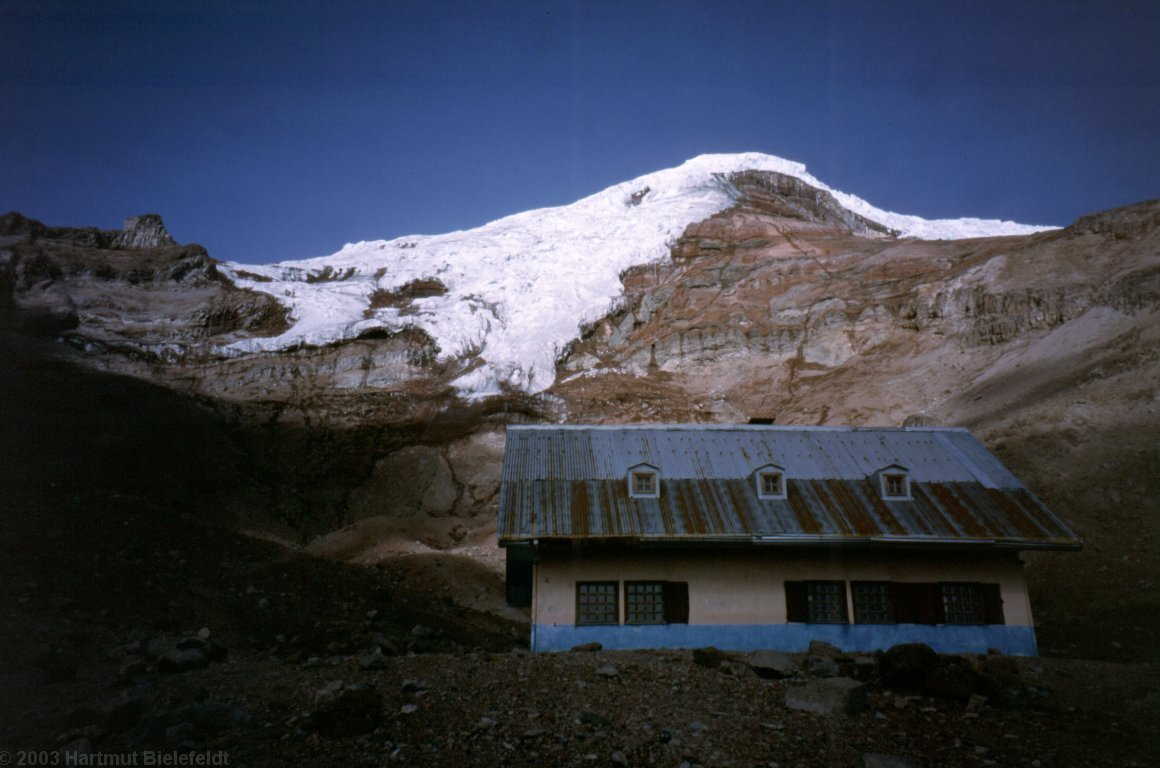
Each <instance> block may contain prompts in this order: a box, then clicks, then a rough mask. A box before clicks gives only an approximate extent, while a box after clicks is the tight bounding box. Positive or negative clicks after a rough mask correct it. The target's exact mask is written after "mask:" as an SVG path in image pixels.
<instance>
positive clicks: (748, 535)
mask: <svg viewBox="0 0 1160 768" xmlns="http://www.w3.org/2000/svg"><path fill="white" fill-rule="evenodd" d="M640 464H648V465H651V466H653V467H656V468H657V471H658V472H659V474H660V489H661V492H660V496H659V497H658V498H655V499H642V498H633V497H631V496H630V495H629V493H628V484H627V475H628V471H629V469H630V468H631V467H634V466H637V465H640ZM770 464H775V465H778V466H780V467H783V468H784V470H785V473H786V477H787V498H785V499H773V500H771V499H762V498H759V497H758V495H757V486H756V480H755V477H754V474H753V473H754V472H755V471H756V470H757V469H759V468H761V467H764V466H766V465H770ZM892 465H898V466H902V467H905V468H906V469H907V471H908V472H909V475H910V478H911V484H910V487H911V498H910V499H908V500H895V499H884V498H883V497H882V496H881V493H880V490H879V485H878V483H877V482H876V480H875V473H877V472H878V471H879V470H881V469H883V468H885V467H888V466H892ZM499 507H500V509H499V528H498V531H499V538H500V540H501V541H514V540H521V539H536V538H544V539H571V540H600V539H610V538H623V537H635V538H641V539H673V540H684V541H697V540H718V539H721V540H751V541H766V540H778V539H779V538H784V539H786V540H797V539H816V540H819V541H832V542H838V543H840V542H851V541H891V542H900V541H918V542H921V541H938V542H943V543H947V542H962V543H967V542H999V543H1006V544H1010V545H1012V546H1043V547H1074V546H1078V544H1079V540H1078V539H1077V538H1076V536H1075V534H1074V533H1072V532H1071V530H1070V529H1069V528H1068V527H1067V526H1066V525H1065V524H1064V523H1063V522H1062V521H1061V520H1059V518H1058V517H1056V516H1055V515H1054V514H1053V513H1052V512H1051V511H1050V510H1049V509H1047V507H1046V506H1044V505H1043V503H1042V502H1041V501H1040V500H1039V499H1038V498H1036V497H1035V496H1034V495H1033V494H1032V493H1031V492H1030V491H1028V490H1027V489H1026V488H1025V487H1024V486H1023V485H1022V484H1021V483H1020V482H1019V481H1018V479H1017V478H1015V477H1014V475H1012V474H1011V472H1010V471H1009V470H1007V469H1006V467H1004V466H1003V465H1002V464H1001V463H1000V462H999V460H998V459H997V458H995V457H994V456H993V455H992V454H991V453H990V452H989V451H987V449H986V448H985V447H983V446H982V444H980V443H979V442H978V441H977V440H976V439H975V438H974V437H973V436H972V435H971V434H970V433H969V432H967V431H966V430H962V429H954V428H917V429H859V428H809V427H792V428H790V427H769V426H761V427H748V426H746V427H721V426H700V425H698V426H659V427H640V426H636V427H559V426H557V427H524V426H519V427H515V426H513V427H510V428H509V430H508V440H507V449H506V451H505V456H504V468H503V475H502V479H501V484H500V499H499Z"/></svg>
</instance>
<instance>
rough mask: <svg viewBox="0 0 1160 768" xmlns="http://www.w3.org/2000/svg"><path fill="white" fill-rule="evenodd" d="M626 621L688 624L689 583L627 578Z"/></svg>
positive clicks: (625, 593)
mask: <svg viewBox="0 0 1160 768" xmlns="http://www.w3.org/2000/svg"><path fill="white" fill-rule="evenodd" d="M624 623H625V624H688V623H689V585H688V583H687V582H683V581H626V582H625V583H624Z"/></svg>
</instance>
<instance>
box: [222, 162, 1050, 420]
mask: <svg viewBox="0 0 1160 768" xmlns="http://www.w3.org/2000/svg"><path fill="white" fill-rule="evenodd" d="M743 170H756V171H776V172H779V173H783V174H786V175H789V176H794V177H797V178H799V179H801V180H802V181H804V182H806V183H807V184H810V185H812V186H814V187H817V188H818V189H821V190H824V191H826V192H829V193H830V194H831V195H833V196H834V198H835V199H836V200H837V201H838V202H839V203H840V204H841V205H843V206H844V207H846V208H848V209H849V210H851V211H853V212H854V213H857V214H859V215H861V216H863V217H865V218H867V219H870V220H872V221H875V222H878V223H880V224H883V225H885V226H887V227H889V228H891V229H895V230H898V231H899V232H900V233H901V235H902V236H904V237H918V238H923V239H928V240H931V239H962V238H968V237H988V236H997V235H1023V234H1030V233H1033V232H1039V231H1043V230H1047V229H1053V227H1043V226H1032V225H1025V224H1016V223H1013V222H1006V221H994V220H980V219H943V220H926V219H921V218H919V217H917V216H907V215H902V214H896V213H891V212H888V211H883V210H880V209H878V208H875V207H874V206H872V205H870V204H869V203H867V202H866V201H864V200H862V199H860V198H857V197H854V196H853V195H849V194H846V193H844V192H840V191H838V190H834V189H831V188H830V187H828V186H826V185H825V184H823V183H822V182H821V181H819V180H818V179H815V178H814V177H813V176H811V175H810V174H809V173H807V172H806V167H805V165H803V164H801V163H798V162H794V161H791V160H785V159H783V158H780V157H775V156H773V155H766V154H761V153H756V152H747V153H739V154H711V155H701V156H699V157H695V158H693V159H691V160H689V161H687V162H685V163H684V164H682V165H680V166H678V167H676V168H670V169H667V170H662V171H657V172H654V173H650V174H647V175H645V176H641V177H639V178H637V179H633V180H631V181H625V182H622V183H620V184H617V185H614V186H612V187H609V188H608V189H605V190H603V191H601V192H597V193H596V194H594V195H590V196H589V197H585V198H583V199H581V200H579V201H577V202H575V203H572V204H570V205H564V206H558V207H554V208H542V209H537V210H532V211H526V212H524V213H518V214H515V215H512V216H507V217H505V218H502V219H499V220H497V221H493V222H491V223H489V224H485V225H483V226H481V227H476V228H474V229H469V230H462V231H458V232H451V233H447V234H441V235H414V236H407V237H400V238H395V239H393V240H372V241H364V242H359V243H348V244H347V245H345V246H343V248H342V249H341V250H340V251H338V252H337V253H335V254H332V255H330V256H322V257H318V258H311V259H303V260H297V261H284V262H278V263H273V264H266V265H258V266H255V265H249V264H238V263H229V262H226V263H223V264H222V265H221V266H220V267H219V269H220V271H221V272H222V273H223V274H225V276H226V277H228V278H229V279H230V280H231V281H232V282H234V283H235V284H236V285H237V286H239V287H242V288H247V289H250V290H254V291H261V292H264V293H268V294H270V295H272V296H274V297H275V298H277V299H278V300H279V301H281V302H283V303H284V304H285V305H287V306H288V308H289V312H290V319H291V322H292V326H291V327H290V329H289V330H287V331H286V332H285V333H283V334H281V335H278V336H272V337H255V338H249V339H243V340H240V341H236V342H234V343H232V344H229V345H227V346H225V347H223V348H222V349H221V350H220V351H221V352H222V354H226V355H244V354H247V353H254V352H274V351H278V350H282V349H287V348H292V347H298V346H302V345H325V344H330V343H334V342H338V341H343V340H346V339H351V338H355V337H357V336H359V335H361V334H364V333H366V332H368V331H371V330H375V329H382V330H384V331H387V332H389V333H395V332H398V331H401V330H404V329H407V328H417V329H421V330H423V331H425V332H426V333H427V334H429V335H430V336H431V338H432V339H433V340H434V341H435V343H436V344H437V345H438V347H439V350H440V351H439V355H440V358H441V359H443V360H448V359H455V358H462V359H465V360H466V359H468V358H475V359H477V360H479V361H481V364H479V365H474V366H469V367H468V372H467V373H465V374H464V375H462V376H460V377H459V378H458V379H456V380H455V381H454V382H453V384H454V386H455V387H456V389H457V391H458V392H459V394H460V395H461V396H462V397H465V398H478V397H486V396H489V395H493V394H499V393H501V392H503V391H504V390H510V389H515V390H521V391H524V392H528V393H538V392H542V391H543V390H545V389H547V388H548V387H550V386H551V385H552V383H553V382H554V381H555V369H556V359H557V357H558V356H559V354H560V353H561V352H562V351H563V350H564V348H565V347H566V346H567V344H568V343H569V342H570V341H571V340H573V339H574V338H576V337H577V336H578V335H579V333H580V327H581V326H582V325H583V324H585V323H589V322H592V321H594V320H596V319H598V318H600V317H601V316H603V315H605V314H607V313H608V311H609V310H610V309H612V308H613V306H614V304H615V302H616V301H617V300H618V298H619V297H620V296H621V283H620V274H621V273H622V272H623V271H624V270H625V269H627V268H629V267H632V266H636V265H641V264H648V263H651V262H657V261H662V260H665V259H667V258H668V257H669V249H670V247H671V245H672V244H673V243H674V242H675V241H676V240H677V238H679V237H680V235H681V234H682V232H684V230H685V228H686V227H687V226H688V225H689V224H692V223H694V222H697V221H701V220H703V219H706V218H708V217H710V216H712V215H714V214H716V213H719V212H720V211H722V210H724V209H726V208H728V207H729V206H731V205H733V204H734V202H735V201H736V195H737V192H736V190H734V189H733V187H732V186H731V185H730V184H729V183H728V182H727V181H725V180H724V178H723V176H724V175H727V174H730V173H733V172H736V171H743ZM432 280H438V281H439V283H441V284H442V286H445V287H446V289H447V290H446V293H443V294H442V295H435V296H423V297H419V298H415V299H414V300H413V302H412V303H411V304H410V306H409V307H408V308H407V309H406V311H401V310H400V309H399V308H396V307H389V306H388V307H379V306H372V296H373V295H374V294H375V292H376V291H398V290H399V289H400V288H402V287H403V286H406V285H408V284H409V283H412V282H414V281H432Z"/></svg>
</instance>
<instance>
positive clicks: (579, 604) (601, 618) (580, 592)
mask: <svg viewBox="0 0 1160 768" xmlns="http://www.w3.org/2000/svg"><path fill="white" fill-rule="evenodd" d="M616 586H617V584H616V582H615V581H601V582H591V581H589V582H580V583H578V584H577V585H576V623H577V624H578V625H579V624H619V623H620V610H619V600H618V596H617V590H616Z"/></svg>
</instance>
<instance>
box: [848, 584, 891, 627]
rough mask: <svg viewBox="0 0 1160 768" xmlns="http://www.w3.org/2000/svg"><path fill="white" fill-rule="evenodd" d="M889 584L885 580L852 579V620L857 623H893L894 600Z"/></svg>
mask: <svg viewBox="0 0 1160 768" xmlns="http://www.w3.org/2000/svg"><path fill="white" fill-rule="evenodd" d="M890 587H891V585H890V584H889V583H888V582H885V581H853V582H850V592H851V594H852V595H853V598H854V622H855V623H857V624H893V623H894V602H893V600H891V598H890V593H891V592H892V591H893V590H891V588H890Z"/></svg>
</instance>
